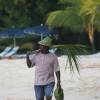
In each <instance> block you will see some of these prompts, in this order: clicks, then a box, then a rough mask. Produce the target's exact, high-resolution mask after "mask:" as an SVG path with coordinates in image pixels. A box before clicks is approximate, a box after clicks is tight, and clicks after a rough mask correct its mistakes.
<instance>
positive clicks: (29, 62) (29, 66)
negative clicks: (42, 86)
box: [26, 52, 33, 68]
mask: <svg viewBox="0 0 100 100" xmlns="http://www.w3.org/2000/svg"><path fill="white" fill-rule="evenodd" d="M29 55H30V52H28V53H27V54H26V63H27V66H28V68H31V67H33V64H32V62H31V60H30V59H29Z"/></svg>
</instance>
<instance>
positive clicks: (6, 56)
mask: <svg viewBox="0 0 100 100" xmlns="http://www.w3.org/2000/svg"><path fill="white" fill-rule="evenodd" d="M18 49H19V47H18V46H16V47H14V48H13V49H12V50H11V51H10V52H8V53H7V54H6V55H5V56H4V57H5V58H8V57H11V56H12V55H14V54H16V52H17V51H18Z"/></svg>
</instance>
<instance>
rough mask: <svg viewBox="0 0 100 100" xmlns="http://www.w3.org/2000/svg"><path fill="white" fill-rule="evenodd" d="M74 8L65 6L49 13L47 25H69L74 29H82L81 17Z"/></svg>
mask: <svg viewBox="0 0 100 100" xmlns="http://www.w3.org/2000/svg"><path fill="white" fill-rule="evenodd" d="M76 12H77V9H75V8H71V7H69V8H66V9H65V10H58V11H54V12H52V13H50V14H49V15H48V19H47V21H46V24H47V25H48V26H49V27H70V28H71V29H72V30H74V31H83V28H82V27H83V23H82V19H81V17H80V16H79V15H78V14H77V13H76Z"/></svg>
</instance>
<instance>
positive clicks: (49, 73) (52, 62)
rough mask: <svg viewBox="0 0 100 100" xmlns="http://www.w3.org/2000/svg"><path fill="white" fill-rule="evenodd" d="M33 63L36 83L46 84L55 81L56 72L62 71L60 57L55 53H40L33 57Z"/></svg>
mask: <svg viewBox="0 0 100 100" xmlns="http://www.w3.org/2000/svg"><path fill="white" fill-rule="evenodd" d="M30 60H31V62H32V65H35V83H34V84H35V85H46V84H48V83H51V82H54V81H55V78H54V72H57V71H60V68H59V63H58V58H57V56H56V55H55V54H53V53H48V54H42V53H38V54H35V55H33V56H32V57H31V59H30Z"/></svg>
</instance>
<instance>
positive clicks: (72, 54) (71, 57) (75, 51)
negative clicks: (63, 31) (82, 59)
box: [53, 44, 88, 73]
mask: <svg viewBox="0 0 100 100" xmlns="http://www.w3.org/2000/svg"><path fill="white" fill-rule="evenodd" d="M53 47H54V48H58V49H60V50H61V52H62V54H64V55H66V56H67V58H68V59H67V60H68V62H69V65H70V71H71V72H74V69H75V68H76V70H77V71H78V73H79V63H78V61H79V56H78V55H80V53H82V52H84V53H85V54H86V53H88V52H87V50H86V49H87V47H86V46H84V45H79V44H76V45H73V44H66V45H54V46H53ZM68 62H67V63H68ZM66 65H67V64H66Z"/></svg>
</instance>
